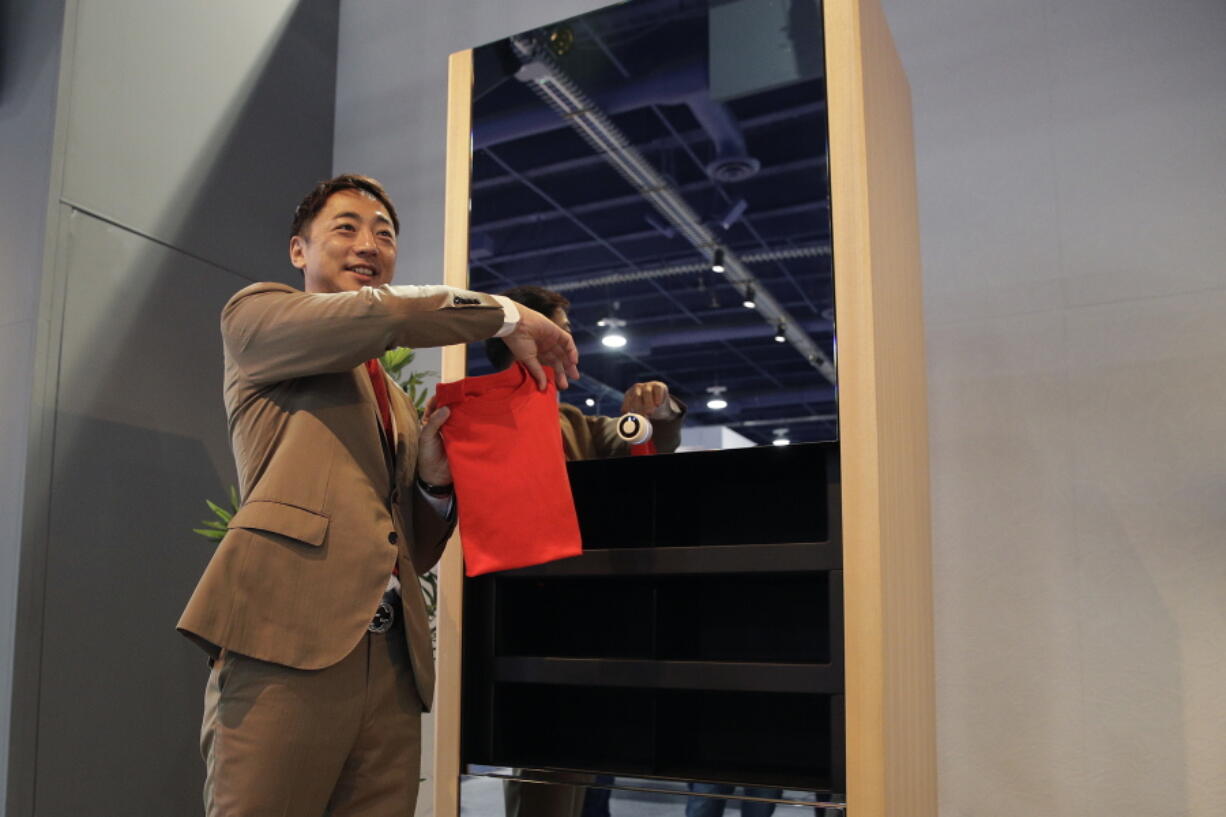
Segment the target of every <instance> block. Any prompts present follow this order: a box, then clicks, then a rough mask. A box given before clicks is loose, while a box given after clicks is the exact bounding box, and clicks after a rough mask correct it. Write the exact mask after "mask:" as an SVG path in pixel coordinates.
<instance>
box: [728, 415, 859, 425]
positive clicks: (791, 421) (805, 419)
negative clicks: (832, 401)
mask: <svg viewBox="0 0 1226 817" xmlns="http://www.w3.org/2000/svg"><path fill="white" fill-rule="evenodd" d="M838 419H839V415H837V414H804V415H801V416H799V417H777V418H775V419H772V420H739V421H738V420H733V421H732V422H730V423H727V425H730V426H736V427H738V428H753V427H754V426H777V425H779V424H780V423H787V424H788V425H798V424H800V423H832V422H835V421H837V420H838Z"/></svg>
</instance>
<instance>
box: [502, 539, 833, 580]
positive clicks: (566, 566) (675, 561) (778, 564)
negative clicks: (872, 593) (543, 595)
mask: <svg viewBox="0 0 1226 817" xmlns="http://www.w3.org/2000/svg"><path fill="white" fill-rule="evenodd" d="M840 564H841V559H840V554H839V548H838V547H837V545H835V544H834V543H831V542H788V543H784V544H770V545H706V546H690V547H673V548H656V547H623V548H605V549H599V550H598V549H591V550H588V549H585V550H584V551H583V555H582V556H579V557H577V558H574V559H563V560H561V561H557V562H549V563H548V564H543V565H535V566H533V567H523V568H520V569H518V570H509V571H507V572H506V573H504V574H502V575H503V576H504V577H506V578H515V577H546V576H610V575H617V576H629V575H639V574H655V575H667V574H674V573H676V574H698V573H767V572H769V573H779V572H787V571H809V570H834V569H836V568H838V567H839V566H840Z"/></svg>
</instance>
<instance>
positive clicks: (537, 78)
mask: <svg viewBox="0 0 1226 817" xmlns="http://www.w3.org/2000/svg"><path fill="white" fill-rule="evenodd" d="M511 46H512V47H513V48H514V50H515V53H516V55H517V56H518V57H519V58H520V59H521V60H522V61H523V63H524V66H523V68H521V69H520V70H519V71H518V72H516V74H515V76H516V78H517V79H519V80H520V81H521V82H523V83H525V84H527V85H528V87H529V88H530V89H531V90H532V91H533V93H535V94H536V95H537V96H539V97H540V98H541V99H543V100H545V102H547V103H548V104H549V105H550V107H552V108H554V109H555V110H556V111H557V112H558V114H559V115H561V116H562V117H563V119H564V120H565V121H566V122H567V123H568V124H569V125H570V126H571V127H572V128H573V129H575V130H576V131H577V132H578V133H579V135H580V136H582V137H583V139H584V140H585V141H587V142H588V144H590V145H591V146H592V148H593V149H594V150H596V151H597V152H598V153H600V154H601V155H603V156H604V157H605V158H606V159H607V160H608V162H609V163H610V164H611V165H613V167H614V168H615V169H616V170H617V171H618V173H620V174H621V175H622V177H623V178H625V179H626V181H628V182H629V183H630V184H631V186H633V187H634V188H635V189H636V190H638V191H639V193H640V194H641V195H642V196H643V197H644V198H645V199H647V200H648V202H650V203H651V205H652V206H653V207H655V208H656V210H658V211H659V212H660V214H661V215H663V216H664V217H665V218H666V219H668V220H669V222H671V223H672V224H673V226H675V227H676V228H677V230H678V232H680V233H681V235H682V236H684V237H685V238H686V240H687V241H689V242H690V243H691V244H692V245H693V246H694V248H695V249H697V250H698V251H699V252H701V253H702V254H703V255H704V256H705V257H706V258H708V259H710V258H712V257H713V256H714V253H715V250H716V249H717V248H718V247H719V242H718V240H717V239H716V237H715V235H714V234H713V233H712V232H711V231H710V230H709V229H708V228H707V227H706V225H704V224H703V223H702V219H701V218H700V217H699V215H698V214H697V213H696V212H694V209H693V208H692V207H690V205H689V204H688V203H686V201H685V200H684V199H683V198H681V196H680V195H679V194H678V193H677V192H676V190H675V189H674V188H673V186H672V185H671V184H669V182H668V181H667V180H666V179H665V178H664V177H663V176H661V175H660V173H659V172H658V171H657V170H656V169H655V168H654V167H652V165H651V163H650V162H648V161H647V160H646V159H645V158H643V155H642V154H641V153H639V152H638V150H636V149H635V148H634V146H633V145H632V144H631V143H630V140H629V139H628V138H627V137H626V135H625V134H624V133H622V131H621V129H620V128H618V127H617V126H616V125H615V124H613V121H612V120H611V119H609V117H608V116H606V115H605V114H604V112H603V111H601V110H600V109H599V108H597V107H596V105H595V103H594V102H592V100H591V99H590V98H589V97H588V96H587V95H586V94H585V93H584V92H583V91H582V89H580V88H579V86H578V85H576V84H575V82H574V80H572V79H571V78H570V77H569V76H567V75H566V73H565V72H563V71H562V70H561V69H560V68H558V66H557V64H556V63H555V62H554V60H553V58H552V57H550V56H549V54H548V52H545V51H540V52H539V53H538V49H537V48H536V46H535V44H534V43H533V41H532V39H531V38H529V37H525V36H522V35H520V36H515V37H512V38H511ZM725 255H726V258H725V263H726V264H727V266H728V272H727V273H726V274H727V277H728V280H729V281H730V282H731V283H733V284H747V285H748V284H752V285H753V286H754V287H755V288H756V289H757V290H758V293H759V294H758V310H757V311H758V315H760V316H761V317H762V318H763V319H764V320H765V321H766V322H767V323H768V324H769V325H770V326H771V327H772V328H774V326H775V325H776V324H778V323H783V324H785V325H787V326H788V328H789V331H788V341H789V343H791V344H792V346H793V347H795V348H796V350H797V351H799V352H800V353H801V355H803V356H804V358H805V360H807V361H808V362H809V364H810V365H812V366H813V367H814V368H815V369H817V370H818V371H820V372H821V373H822V375H823V376H824V377H825V378H826V379H827V380H829V381H830V382H831V383H834V382H835V379H836V374H835V368H834V364H833V363H831V361H830V359H829V357H827V356H826V354H825V353H824V352H822V350H821V349H819V348H818V347H817V344H815V343H814V342H813V339H812V338H810V337H809V336H808V335H807V334H805V333H804V332H803V331H801V329H800V327H799V326H798V325H797V323H796V320H795V319H794V318H793V317H792V316H791V314H790V313H789V312H788V311H787V310H786V309H785V308H784V307H783V304H781V303H779V301H778V300H776V299H775V297H774V296H772V295H771V294H770V293H769V292H767V291H765V289H764V288H763V287H762V286H761V284H760V282H759V281H758V279H757V277H756V276H755V275H754V274H753V273H752V272H750V271H749V269H748V268H747V267H746V266H745V265H744V264H743V263H742V262H741V260H740V259H739V258H738V257H736V255H735V254H734V253H733V252H732V251H730V250H727V249H725Z"/></svg>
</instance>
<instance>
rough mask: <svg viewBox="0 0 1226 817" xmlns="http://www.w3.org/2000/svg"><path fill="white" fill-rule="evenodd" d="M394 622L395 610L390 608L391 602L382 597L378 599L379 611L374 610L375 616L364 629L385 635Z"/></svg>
mask: <svg viewBox="0 0 1226 817" xmlns="http://www.w3.org/2000/svg"><path fill="white" fill-rule="evenodd" d="M395 621H396V609H395V608H394V607H392V605H391V602H390V601H388V599H387V597H386V596H384V597H383V598H381V599H379V609H377V610H375V616H374V618H372V619H371V620H370V624H369V625H368V626H367V627H366V629H367V631H368V632H372V633H386V632H387V631H388V630H390V629H392V624H393V623H395Z"/></svg>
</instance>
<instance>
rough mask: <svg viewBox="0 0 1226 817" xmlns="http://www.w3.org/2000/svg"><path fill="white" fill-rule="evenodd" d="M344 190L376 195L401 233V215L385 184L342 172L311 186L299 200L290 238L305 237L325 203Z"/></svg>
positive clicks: (397, 230)
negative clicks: (398, 214)
mask: <svg viewBox="0 0 1226 817" xmlns="http://www.w3.org/2000/svg"><path fill="white" fill-rule="evenodd" d="M342 190H356V191H358V192H359V193H368V194H370V195H372V196H374V197H375V198H376V199H377V200H378V201H379V203H380V204H382V205H383V206H384V207H386V208H387V214H388V216H390V217H391V219H392V228H393V229H394V230H395V231H396V235H400V217H399V216H397V215H396V206H395V205H393V204H392V199H391V197H390V196H388V195H387V191H386V190H384V189H383V185H381V184H379V181H378V180H377V179H372V178H371V177H370V176H361V175H358V174H357V173H342V174H341V175H339V176H335V177H333V178H331V179H328V180H327V181H322V182H320V183H319V184H317V185H315V186H314V187H313V188H311V192H310V193H307V194H306V195H305V196H303V198H302V201H300V202H298V206H297V207H296V208H294V220H293V222H292V223H291V224H290V228H289V235H290V238H293V237H294V236H296V235H300V236H303V237H305V235H306V231H307V229H308V228H309V227H310V226H311V222H312V221H314V220H315V216H317V215H319V211H320V210H322V209H323V208H324V204H326V203H327V201H328V199H330V198H331V197H332V194H333V193H339V192H341V191H342Z"/></svg>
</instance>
